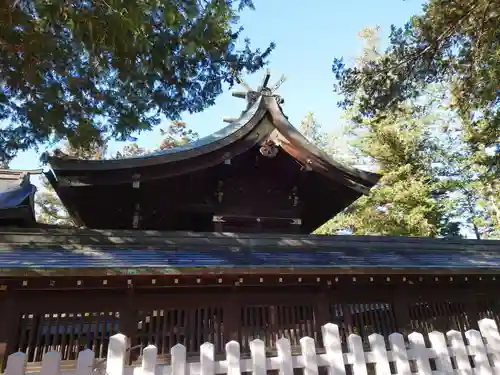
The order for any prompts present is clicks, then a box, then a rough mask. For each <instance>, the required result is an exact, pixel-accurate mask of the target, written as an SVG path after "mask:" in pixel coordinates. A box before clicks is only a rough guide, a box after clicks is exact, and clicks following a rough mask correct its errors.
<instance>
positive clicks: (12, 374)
mask: <svg viewBox="0 0 500 375" xmlns="http://www.w3.org/2000/svg"><path fill="white" fill-rule="evenodd" d="M25 370H26V354H24V353H21V352H17V353H14V354H11V355H9V357H8V358H7V367H6V368H5V374H6V375H24V372H25Z"/></svg>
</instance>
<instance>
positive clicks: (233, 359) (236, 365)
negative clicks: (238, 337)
mask: <svg viewBox="0 0 500 375" xmlns="http://www.w3.org/2000/svg"><path fill="white" fill-rule="evenodd" d="M226 360H227V375H241V366H240V344H239V343H238V342H237V341H229V342H228V343H227V344H226Z"/></svg>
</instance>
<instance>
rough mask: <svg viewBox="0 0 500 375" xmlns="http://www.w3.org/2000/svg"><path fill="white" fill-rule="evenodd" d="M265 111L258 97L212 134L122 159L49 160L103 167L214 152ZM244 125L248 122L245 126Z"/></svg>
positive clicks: (55, 164) (59, 167) (63, 165)
mask: <svg viewBox="0 0 500 375" xmlns="http://www.w3.org/2000/svg"><path fill="white" fill-rule="evenodd" d="M265 113H266V108H265V105H264V101H263V100H262V97H260V98H258V99H257V100H256V102H255V103H254V104H253V105H252V106H250V108H248V109H247V110H246V111H244V112H243V113H242V115H241V116H240V117H239V118H238V119H237V120H236V121H234V122H232V123H230V124H229V125H228V126H226V127H224V128H222V129H221V130H218V131H216V132H215V133H213V134H211V135H208V136H206V137H203V138H201V139H199V140H197V141H195V142H190V143H188V144H186V145H183V146H180V147H174V148H169V149H164V150H160V151H156V152H153V153H150V154H147V155H142V156H137V157H132V158H124V159H106V160H83V159H76V158H75V159H73V158H65V157H56V156H51V157H49V164H50V166H51V168H52V169H53V170H54V171H64V170H67V171H70V170H72V171H76V170H78V171H98V170H99V171H105V170H117V169H128V168H137V167H146V166H151V165H158V164H164V163H169V162H174V161H175V162H177V161H181V160H184V159H189V158H192V157H194V156H200V155H203V154H205V153H208V152H213V151H215V150H218V149H220V148H222V147H224V146H226V145H228V144H230V143H233V142H235V141H236V140H238V139H240V138H242V137H244V136H245V135H246V134H248V133H249V132H250V131H251V130H252V129H253V128H254V127H255V126H256V125H257V124H259V122H260V121H259V120H260V119H262V118H263V117H264V115H265ZM247 125H250V126H248V127H247V128H245V127H246V126H247Z"/></svg>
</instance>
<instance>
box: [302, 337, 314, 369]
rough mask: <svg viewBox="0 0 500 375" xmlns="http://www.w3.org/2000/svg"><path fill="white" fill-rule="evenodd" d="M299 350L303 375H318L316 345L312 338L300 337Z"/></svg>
mask: <svg viewBox="0 0 500 375" xmlns="http://www.w3.org/2000/svg"><path fill="white" fill-rule="evenodd" d="M300 348H301V351H302V358H303V360H304V375H318V374H319V371H318V359H317V358H318V357H317V356H316V344H315V343H314V339H313V338H312V337H307V336H306V337H302V338H301V339H300Z"/></svg>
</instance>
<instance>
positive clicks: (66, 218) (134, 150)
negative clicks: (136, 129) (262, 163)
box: [36, 121, 198, 226]
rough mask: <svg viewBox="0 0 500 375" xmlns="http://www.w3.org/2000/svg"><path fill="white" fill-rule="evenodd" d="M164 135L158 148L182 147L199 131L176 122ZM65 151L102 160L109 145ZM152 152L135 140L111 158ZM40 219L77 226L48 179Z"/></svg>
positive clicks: (41, 195) (40, 200)
mask: <svg viewBox="0 0 500 375" xmlns="http://www.w3.org/2000/svg"><path fill="white" fill-rule="evenodd" d="M161 133H162V136H163V137H164V138H163V139H162V141H161V142H160V145H159V147H158V148H157V150H156V151H161V150H164V149H167V148H174V147H177V146H182V145H184V144H186V143H188V142H193V141H195V140H196V139H198V134H197V133H196V132H193V131H192V130H190V129H188V128H187V126H186V124H185V123H184V122H180V121H173V122H172V123H171V124H170V125H169V126H168V127H167V129H166V130H162V132H161ZM59 152H62V153H64V154H66V155H68V156H73V157H77V158H80V159H87V160H102V159H104V158H105V157H106V154H107V147H106V146H105V145H104V146H103V145H100V144H94V147H93V148H92V149H76V148H74V147H72V146H71V145H69V144H67V145H66V146H65V147H64V148H63V150H62V151H59ZM148 153H151V151H148V150H147V149H145V148H143V147H140V146H139V145H138V144H137V143H136V142H134V143H130V144H127V145H125V146H124V147H123V149H122V150H121V151H119V152H117V153H116V154H115V155H112V156H111V157H112V158H113V159H125V158H132V157H137V156H141V155H145V154H148ZM36 208H37V221H38V222H40V223H45V224H52V225H63V226H74V225H75V224H74V222H73V220H72V219H71V217H70V215H69V213H68V211H67V210H66V208H65V207H64V205H63V204H62V202H61V200H60V199H59V197H58V196H57V194H56V193H55V191H54V189H53V188H52V186H51V185H50V183H49V182H48V180H47V179H43V181H42V190H41V191H39V192H38V193H37V194H36Z"/></svg>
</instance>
